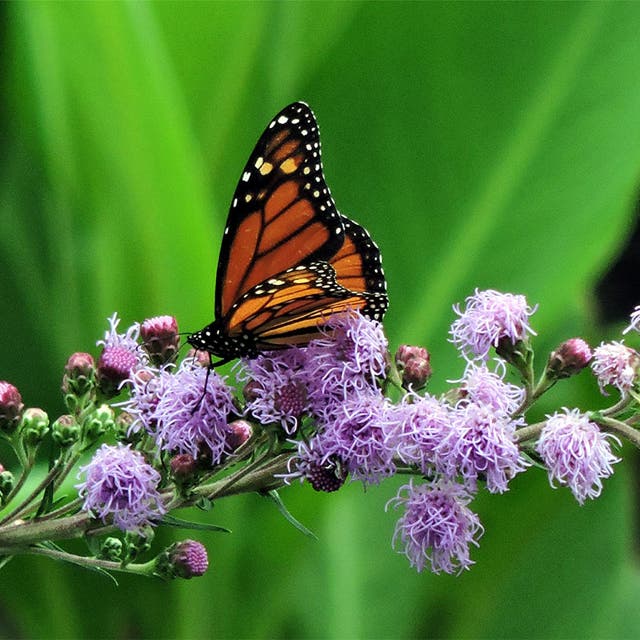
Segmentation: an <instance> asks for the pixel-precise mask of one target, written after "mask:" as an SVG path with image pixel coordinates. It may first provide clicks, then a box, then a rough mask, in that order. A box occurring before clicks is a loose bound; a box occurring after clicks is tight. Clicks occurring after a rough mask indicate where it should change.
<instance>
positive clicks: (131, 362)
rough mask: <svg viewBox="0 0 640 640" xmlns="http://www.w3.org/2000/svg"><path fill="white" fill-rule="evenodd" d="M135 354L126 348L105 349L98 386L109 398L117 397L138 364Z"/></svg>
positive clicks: (99, 367)
mask: <svg viewBox="0 0 640 640" xmlns="http://www.w3.org/2000/svg"><path fill="white" fill-rule="evenodd" d="M137 362H138V361H137V359H136V356H135V354H134V353H133V352H132V351H130V350H129V349H125V348H124V347H119V346H114V347H105V348H104V349H103V351H102V354H101V355H100V360H98V384H99V385H100V390H101V391H102V392H103V393H104V394H105V395H106V396H108V397H113V396H115V395H117V394H118V393H119V391H120V387H121V385H122V383H123V382H124V381H125V380H127V379H128V378H129V377H130V376H131V372H132V371H133V368H134V367H135V366H136V364H137Z"/></svg>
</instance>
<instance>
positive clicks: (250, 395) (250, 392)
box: [242, 380, 263, 402]
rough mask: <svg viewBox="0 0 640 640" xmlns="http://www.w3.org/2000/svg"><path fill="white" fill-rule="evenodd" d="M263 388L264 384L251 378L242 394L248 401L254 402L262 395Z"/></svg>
mask: <svg viewBox="0 0 640 640" xmlns="http://www.w3.org/2000/svg"><path fill="white" fill-rule="evenodd" d="M262 389H263V387H262V385H261V384H260V383H259V382H257V381H256V380H249V382H247V384H245V385H244V387H243V389H242V395H243V396H244V399H245V400H246V401H247V402H253V401H254V400H256V399H257V398H259V397H260V391H261V390H262Z"/></svg>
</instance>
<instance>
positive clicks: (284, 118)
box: [278, 116, 289, 124]
mask: <svg viewBox="0 0 640 640" xmlns="http://www.w3.org/2000/svg"><path fill="white" fill-rule="evenodd" d="M287 122H289V118H287V116H280V117H279V118H278V124H287Z"/></svg>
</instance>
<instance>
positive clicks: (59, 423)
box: [51, 415, 80, 449]
mask: <svg viewBox="0 0 640 640" xmlns="http://www.w3.org/2000/svg"><path fill="white" fill-rule="evenodd" d="M51 437H52V438H53V441H54V442H55V443H56V444H57V445H58V446H60V447H62V448H63V449H65V448H66V447H70V446H71V445H72V444H75V443H76V442H77V441H78V440H79V439H80V425H79V424H78V423H77V422H76V419H75V418H74V417H73V416H70V415H63V416H60V417H59V418H58V419H57V420H56V421H55V422H54V423H53V424H52V425H51Z"/></svg>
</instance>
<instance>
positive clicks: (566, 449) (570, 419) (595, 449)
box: [537, 409, 620, 504]
mask: <svg viewBox="0 0 640 640" xmlns="http://www.w3.org/2000/svg"><path fill="white" fill-rule="evenodd" d="M609 440H612V441H614V442H615V443H616V444H618V445H620V441H619V440H618V439H617V438H616V437H615V436H613V435H611V434H608V433H603V432H602V431H600V429H599V428H598V426H597V425H596V424H594V423H593V422H591V421H590V420H589V417H588V416H587V415H585V414H583V413H580V411H578V409H573V410H571V411H570V410H569V409H564V412H563V413H555V414H553V415H552V416H547V424H546V425H545V427H544V429H543V430H542V434H541V435H540V439H539V441H538V445H537V451H538V453H539V454H540V456H541V457H542V459H543V460H544V463H545V465H546V467H547V469H548V472H549V482H550V484H551V486H552V487H553V486H554V484H553V483H554V481H556V482H558V483H559V484H561V485H566V486H567V487H569V488H570V489H571V491H572V492H573V495H574V496H575V498H576V500H577V501H578V502H579V503H580V504H583V503H584V501H585V500H586V499H587V498H591V499H593V498H597V497H598V496H599V495H600V492H601V491H602V480H603V479H604V478H608V477H609V476H610V475H611V474H612V473H613V467H612V465H613V464H615V463H616V462H620V459H619V458H616V457H615V456H614V455H613V453H612V452H611V443H610V442H609Z"/></svg>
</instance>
